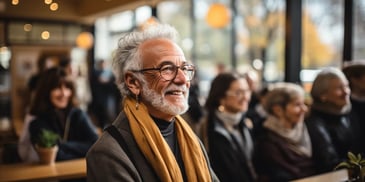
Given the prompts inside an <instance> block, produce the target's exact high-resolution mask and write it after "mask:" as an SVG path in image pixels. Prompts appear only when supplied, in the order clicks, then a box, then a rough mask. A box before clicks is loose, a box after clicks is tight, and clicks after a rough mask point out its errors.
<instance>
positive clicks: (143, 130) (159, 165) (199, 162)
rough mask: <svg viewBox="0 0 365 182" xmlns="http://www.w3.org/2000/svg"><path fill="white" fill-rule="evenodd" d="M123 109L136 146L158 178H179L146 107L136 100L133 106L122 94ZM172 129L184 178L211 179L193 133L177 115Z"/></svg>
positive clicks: (177, 181) (173, 181) (176, 180)
mask: <svg viewBox="0 0 365 182" xmlns="http://www.w3.org/2000/svg"><path fill="white" fill-rule="evenodd" d="M124 112H125V113H126V116H127V118H128V120H129V123H130V126H131V130H132V134H133V136H134V138H135V139H136V141H137V144H138V146H139V148H140V149H141V150H142V153H143V154H144V155H145V157H146V158H147V160H148V161H149V162H150V163H151V165H152V167H153V168H154V170H155V171H156V173H157V175H158V176H159V177H160V180H161V181H164V182H180V181H183V177H182V173H181V171H180V168H179V165H178V163H177V161H176V159H175V156H174V154H173V153H172V151H171V149H170V148H169V146H168V144H167V142H166V141H165V140H164V138H163V136H162V135H161V133H160V130H159V128H158V127H157V125H156V124H155V122H154V121H153V120H152V118H151V117H150V115H149V114H148V111H147V108H146V106H145V105H143V104H142V103H140V104H139V107H138V109H136V101H135V100H134V99H131V98H129V97H126V98H125V99H124ZM175 129H176V133H177V139H178V143H179V147H180V152H181V155H182V159H183V161H184V165H185V171H186V175H187V179H188V181H204V182H206V181H207V182H209V181H211V177H210V173H209V169H208V166H207V161H206V159H205V156H204V154H203V151H202V149H201V147H200V144H199V141H198V139H197V137H196V135H195V133H194V132H193V131H192V130H191V129H190V126H189V125H188V124H187V123H186V122H185V121H184V119H182V118H181V117H180V116H176V122H175Z"/></svg>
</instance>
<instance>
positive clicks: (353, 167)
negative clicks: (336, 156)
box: [335, 152, 365, 181]
mask: <svg viewBox="0 0 365 182" xmlns="http://www.w3.org/2000/svg"><path fill="white" fill-rule="evenodd" d="M347 157H348V160H347V161H343V162H341V163H339V164H338V165H337V166H336V167H335V170H337V169H342V168H346V169H348V170H349V175H350V177H352V178H358V179H360V181H363V180H364V174H363V171H364V170H363V167H365V159H364V158H362V156H361V154H357V155H355V154H354V153H352V152H347Z"/></svg>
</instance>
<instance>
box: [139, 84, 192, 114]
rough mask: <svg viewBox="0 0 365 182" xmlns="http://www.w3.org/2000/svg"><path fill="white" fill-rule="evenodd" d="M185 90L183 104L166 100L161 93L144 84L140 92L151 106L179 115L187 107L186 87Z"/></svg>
mask: <svg viewBox="0 0 365 182" xmlns="http://www.w3.org/2000/svg"><path fill="white" fill-rule="evenodd" d="M184 90H186V93H187V95H186V97H185V98H186V99H185V102H184V103H183V105H174V104H171V103H169V102H167V101H166V100H165V99H164V98H163V97H162V95H160V94H158V93H157V92H155V91H154V90H152V89H149V88H148V87H147V86H146V85H144V86H143V92H142V98H143V99H144V100H146V101H147V102H149V103H150V104H151V105H152V106H153V107H155V108H156V109H157V110H160V111H162V112H164V113H167V114H171V115H180V114H183V113H185V112H186V111H187V110H188V109H189V104H188V99H187V98H188V96H189V91H188V89H187V88H185V89H184Z"/></svg>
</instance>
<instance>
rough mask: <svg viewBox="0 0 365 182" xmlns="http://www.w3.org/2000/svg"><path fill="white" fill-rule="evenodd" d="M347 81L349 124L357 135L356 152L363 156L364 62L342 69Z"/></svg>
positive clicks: (364, 152) (364, 114)
mask: <svg viewBox="0 0 365 182" xmlns="http://www.w3.org/2000/svg"><path fill="white" fill-rule="evenodd" d="M342 71H343V72H344V74H345V76H346V78H347V79H348V81H349V86H350V89H351V95H350V102H351V106H352V107H351V112H350V119H351V123H354V127H353V130H354V132H355V133H356V134H357V137H358V139H357V141H356V146H357V147H358V152H359V153H361V154H362V156H365V145H364V144H363V141H365V132H364V131H365V62H364V61H362V62H360V61H358V62H351V63H350V64H347V65H345V66H344V67H343V68H342Z"/></svg>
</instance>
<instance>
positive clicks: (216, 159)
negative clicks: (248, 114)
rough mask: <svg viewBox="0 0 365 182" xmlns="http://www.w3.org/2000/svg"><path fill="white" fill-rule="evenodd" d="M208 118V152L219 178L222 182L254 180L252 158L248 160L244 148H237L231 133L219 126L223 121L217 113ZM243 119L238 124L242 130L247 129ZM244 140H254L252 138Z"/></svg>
mask: <svg viewBox="0 0 365 182" xmlns="http://www.w3.org/2000/svg"><path fill="white" fill-rule="evenodd" d="M208 119H209V121H207V122H208V123H207V136H208V139H207V140H208V149H209V152H208V153H209V158H210V161H211V164H212V168H213V170H214V172H215V173H216V174H217V176H218V178H219V180H220V181H222V182H242V181H245V182H250V181H254V176H253V175H254V174H253V172H254V168H253V166H252V165H251V164H252V163H251V160H250V161H248V160H247V159H246V157H245V155H244V153H243V152H242V150H240V149H238V148H237V145H235V144H234V141H233V140H232V138H231V136H230V135H229V133H228V132H227V131H224V130H222V127H220V126H217V125H221V124H220V123H222V121H220V120H219V119H218V118H217V117H216V116H215V115H214V116H210V117H208ZM243 119H244V118H243ZM243 119H242V121H241V122H240V124H239V126H238V127H239V128H240V130H243V129H245V128H246V129H247V126H246V125H245V123H244V122H243V121H244V120H243ZM218 128H219V129H218ZM244 140H251V141H252V139H251V138H247V139H244Z"/></svg>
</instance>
